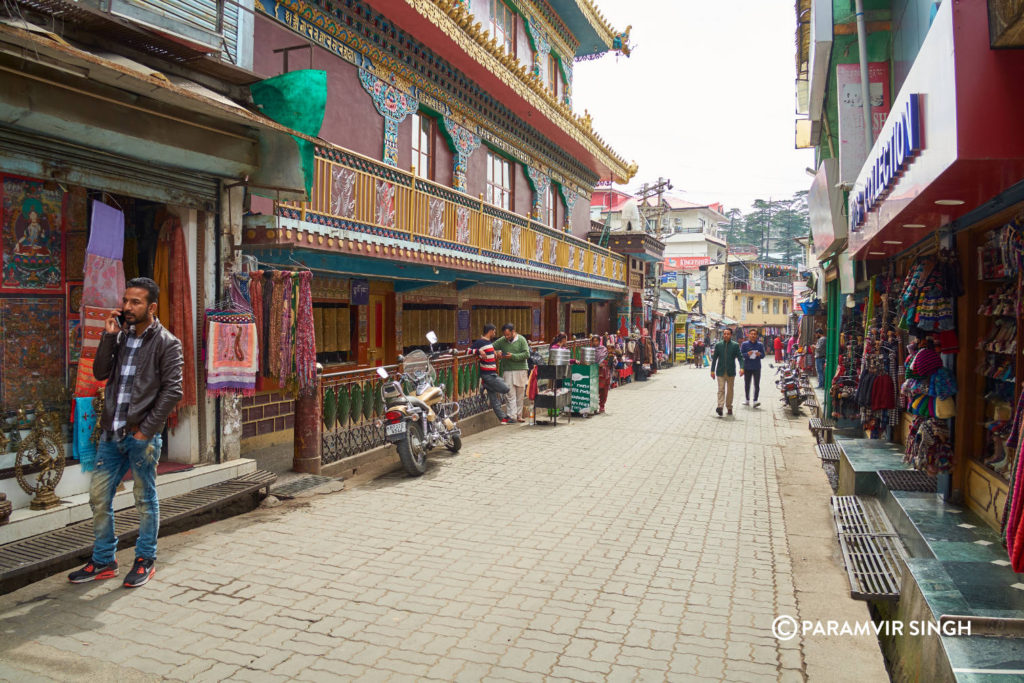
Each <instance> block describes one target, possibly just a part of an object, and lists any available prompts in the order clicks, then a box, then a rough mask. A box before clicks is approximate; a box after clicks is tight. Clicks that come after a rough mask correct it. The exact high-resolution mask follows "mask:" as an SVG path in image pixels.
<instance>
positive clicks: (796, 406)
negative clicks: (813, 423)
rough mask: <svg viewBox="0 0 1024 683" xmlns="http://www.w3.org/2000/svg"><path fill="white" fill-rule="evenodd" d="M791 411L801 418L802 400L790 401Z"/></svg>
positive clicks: (794, 399) (793, 399)
mask: <svg viewBox="0 0 1024 683" xmlns="http://www.w3.org/2000/svg"><path fill="white" fill-rule="evenodd" d="M789 409H790V410H791V411H793V414H794V415H796V416H797V417H799V416H800V399H798V398H791V399H789Z"/></svg>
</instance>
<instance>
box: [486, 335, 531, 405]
mask: <svg viewBox="0 0 1024 683" xmlns="http://www.w3.org/2000/svg"><path fill="white" fill-rule="evenodd" d="M501 333H502V335H504V336H501V337H498V339H496V340H495V342H494V350H495V352H496V353H497V354H498V358H499V359H500V360H501V377H502V379H504V380H505V384H507V385H508V387H509V389H511V390H512V391H510V392H509V394H508V416H509V419H513V420H515V421H516V422H526V420H525V419H524V418H523V407H524V406H523V404H524V402H525V399H526V385H527V383H528V382H529V379H530V376H529V373H528V372H527V368H528V366H527V364H526V359H527V358H528V357H529V355H530V344H529V342H527V341H526V337H524V336H523V335H521V334H516V326H515V325H513V324H512V323H505V324H504V325H502V326H501Z"/></svg>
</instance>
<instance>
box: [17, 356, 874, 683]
mask: <svg viewBox="0 0 1024 683" xmlns="http://www.w3.org/2000/svg"><path fill="white" fill-rule="evenodd" d="M771 377H772V375H771V371H770V370H768V369H767V368H766V369H765V375H764V378H763V381H764V384H765V385H766V386H765V387H763V388H764V394H765V397H764V399H765V401H764V405H763V406H762V408H761V409H759V410H751V409H746V408H744V407H743V406H742V405H739V403H737V406H736V407H737V410H736V413H737V414H736V416H735V418H733V419H728V418H726V419H719V418H717V417H716V416H715V415H714V414H713V412H712V408H713V400H714V391H715V385H714V383H713V382H712V381H711V380H710V378H709V377H708V375H707V373H706V372H704V371H697V370H693V369H690V368H677V369H672V370H668V371H665V372H662V373H659V374H658V375H656V376H655V377H654V378H652V380H651V381H649V382H647V383H646V384H633V385H629V386H627V387H624V388H621V389H616V390H614V391H612V393H611V397H610V399H609V411H610V413H609V414H608V415H604V416H597V417H594V418H592V419H590V420H574V421H573V423H572V424H571V425H570V426H562V425H560V426H558V427H556V428H547V427H530V426H517V427H505V428H496V429H492V430H490V431H487V432H485V433H483V434H480V435H477V436H472V437H469V438H467V440H466V444H465V446H464V449H463V452H462V454H461V455H459V456H457V457H445V456H439V457H437V458H435V459H434V460H433V466H432V468H431V469H430V471H429V472H428V473H427V474H426V475H425V476H424V477H422V478H421V479H408V478H405V477H403V476H399V475H397V474H396V475H392V476H389V477H386V478H383V479H380V480H378V481H376V482H373V483H371V484H368V485H365V486H362V487H357V488H355V489H352V490H348V491H344V492H340V493H333V494H330V495H322V496H313V497H310V498H305V499H301V501H300V502H297V503H292V504H289V505H286V506H282V507H278V508H273V509H263V510H258V511H256V512H253V513H251V514H248V515H244V516H241V517H237V518H233V519H230V520H226V521H223V522H219V523H216V524H212V525H208V526H206V527H203V528H200V529H197V530H195V531H192V532H189V533H184V534H179V535H176V536H172V537H168V538H163V539H161V541H160V557H159V561H158V565H157V566H158V570H157V574H156V577H155V579H154V581H153V582H151V583H150V584H149V585H148V586H145V587H144V588H142V589H139V590H137V591H134V592H131V591H126V590H124V589H122V588H121V586H120V582H119V581H117V582H113V581H108V582H105V583H98V584H91V585H83V586H72V585H70V584H68V583H66V581H65V579H64V577H63V576H56V577H52V578H50V579H48V580H45V581H42V582H39V583H37V584H35V585H33V586H30V587H27V588H25V589H22V590H20V591H18V592H16V593H14V594H11V595H8V596H5V597H3V598H0V630H2V631H0V632H2V638H0V678H7V679H11V680H33V679H34V677H35V676H38V677H39V678H40V679H54V678H58V679H61V678H65V679H85V678H90V679H92V680H109V679H114V678H117V679H118V680H146V679H148V678H150V677H154V678H155V677H169V678H174V679H182V680H189V681H191V680H197V681H212V680H239V681H257V680H258V681H276V680H281V681H284V680H300V681H320V680H336V679H340V678H343V677H353V678H362V679H366V680H416V679H424V678H430V679H438V680H466V681H475V680H511V681H531V680H541V679H565V680H578V681H590V680H613V681H627V680H635V679H640V680H666V679H670V680H699V679H701V678H704V679H707V680H729V681H742V680H776V679H780V680H787V681H802V680H805V678H810V679H812V680H813V679H817V680H825V679H826V678H827V679H829V680H840V679H851V680H852V679H857V680H862V681H863V680H877V679H878V678H877V677H880V676H884V669H883V668H882V666H881V656H880V655H879V654H878V651H877V650H878V649H877V647H876V646H874V645H873V643H871V642H866V641H863V640H862V641H859V642H851V641H849V640H847V641H836V640H833V641H831V642H827V643H821V644H815V643H812V642H808V641H804V640H802V639H800V638H795V639H793V640H790V641H788V642H780V641H777V640H776V639H775V638H773V636H772V633H771V623H772V620H773V618H774V617H775V616H776V615H778V614H791V615H798V614H803V613H810V612H813V611H815V610H818V611H821V610H822V609H823V605H827V607H828V610H831V612H828V610H826V612H827V613H828V614H832V615H834V616H833V617H832V618H843V617H841V616H840V615H842V614H847V615H850V614H852V615H854V616H853V617H852V618H859V619H865V618H867V611H866V609H865V608H864V607H863V604H862V603H852V602H851V601H850V600H849V599H848V597H847V596H848V586H847V584H846V582H845V574H844V573H843V570H842V567H841V564H839V563H838V558H837V557H836V555H835V553H834V548H833V547H832V546H830V545H829V543H830V542H831V544H832V545H834V544H835V539H834V538H833V537H832V536H831V534H830V520H829V518H828V516H827V502H828V495H829V494H830V491H829V489H828V484H827V481H826V479H825V476H824V474H823V473H822V472H821V471H820V468H818V465H817V463H816V462H815V459H814V455H813V450H812V445H813V440H812V438H811V436H810V435H809V433H808V431H807V418H806V417H803V418H793V417H789V416H788V415H787V414H785V413H783V411H782V409H781V407H780V406H779V404H778V402H777V399H776V397H777V391H776V389H775V387H774V386H773V385H772V381H771ZM737 389H738V396H737V400H738V401H739V400H740V399H741V398H742V396H741V395H742V384H741V380H740V382H739V386H738V387H737ZM797 480H799V481H797ZM787 485H793V486H797V485H798V489H797V490H798V491H799V496H800V497H799V498H794V499H792V502H786V501H785V500H784V496H783V493H782V491H781V489H783V488H784V487H785V486H787ZM791 520H797V521H795V522H791ZM791 524H798V525H799V526H800V527H801V529H802V530H801V531H799V533H798V534H794V535H792V536H787V527H788V526H790V525H791ZM802 545H806V548H804V547H802ZM131 559H132V558H131V551H130V550H128V551H127V552H122V553H120V554H119V561H120V562H121V565H122V568H123V567H125V566H128V565H130V563H131ZM122 576H123V570H122ZM803 576H808V577H810V578H808V579H807V581H808V582H809V583H808V587H807V589H806V591H807V592H806V595H805V593H804V589H803V588H802V584H801V582H802V581H803V580H804V579H802V578H801V577H803ZM811 584H813V585H811ZM822 585H824V586H825V587H824V588H823V587H822ZM805 599H806V600H807V601H808V604H807V605H805V604H804V600H805ZM810 603H813V604H810ZM844 648H849V649H845V650H844Z"/></svg>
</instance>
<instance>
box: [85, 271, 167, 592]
mask: <svg viewBox="0 0 1024 683" xmlns="http://www.w3.org/2000/svg"><path fill="white" fill-rule="evenodd" d="M159 297H160V288H159V287H158V286H157V284H156V282H154V281H153V280H151V279H149V278H146V277H140V278H135V279H133V280H129V281H128V283H127V286H126V288H125V291H124V296H123V297H122V299H121V308H120V309H115V310H112V311H111V312H110V315H108V316H107V321H106V324H105V326H104V329H103V336H102V337H101V338H100V343H99V346H98V347H97V349H96V360H95V364H94V366H93V375H94V376H95V377H96V379H98V380H106V382H107V386H106V392H105V394H104V406H103V414H102V417H101V418H100V427H101V428H102V432H101V435H100V442H99V445H98V446H97V448H96V469H94V470H93V472H92V483H91V485H90V489H89V506H90V507H91V508H92V525H93V536H94V539H95V544H94V545H93V550H92V559H90V560H89V562H88V563H86V565H85V566H84V567H82V568H81V569H79V570H77V571H73V572H71V573H70V574H69V575H68V580H69V581H71V583H85V582H87V581H96V580H99V579H111V578H114V577H115V576H117V572H118V568H117V559H116V558H115V554H116V553H117V536H115V535H114V491H115V490H116V489H117V485H118V484H120V483H121V480H122V479H123V478H124V475H125V474H126V473H127V472H128V471H129V470H131V473H132V478H133V479H134V486H133V488H132V492H133V493H134V494H135V509H136V510H137V511H138V513H139V538H138V541H136V543H135V563H134V564H133V565H132V568H131V571H130V572H129V573H128V576H126V577H125V580H124V586H125V588H137V587H139V586H142V585H143V584H145V583H146V582H148V581H149V580H150V579H151V578H153V575H154V574H155V573H156V539H157V534H158V533H159V531H160V501H159V498H158V496H157V490H156V465H157V461H159V459H160V452H161V449H162V447H163V442H162V434H163V430H164V424H165V423H166V422H167V417H168V416H169V415H170V414H171V411H173V410H174V407H175V406H176V405H178V401H180V400H181V396H182V388H181V368H182V365H183V364H184V357H183V356H182V352H181V342H180V341H179V340H178V338H177V337H175V336H174V335H173V334H171V333H170V332H169V331H168V330H167V328H165V327H164V326H163V325H161V324H160V321H159V319H157V317H156V310H157V301H158V299H159Z"/></svg>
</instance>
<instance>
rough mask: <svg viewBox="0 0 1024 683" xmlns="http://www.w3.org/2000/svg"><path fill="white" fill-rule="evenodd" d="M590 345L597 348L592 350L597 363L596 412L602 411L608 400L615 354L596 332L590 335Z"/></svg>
mask: <svg viewBox="0 0 1024 683" xmlns="http://www.w3.org/2000/svg"><path fill="white" fill-rule="evenodd" d="M590 345H591V346H593V347H594V348H595V349H597V350H596V351H595V352H594V360H595V362H596V363H597V412H598V413H603V412H604V404H605V402H607V401H608V389H610V388H611V384H612V365H613V363H614V358H615V354H614V351H613V350H612V347H611V345H610V344H609V345H607V346H605V345H604V344H602V343H601V337H600V336H598V335H596V334H594V335H591V336H590Z"/></svg>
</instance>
